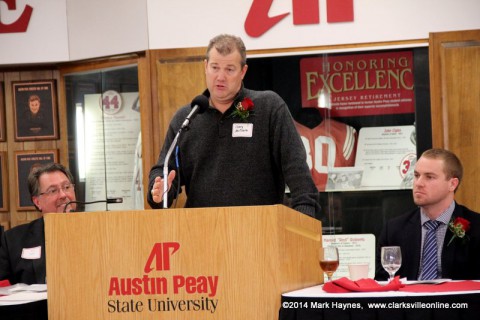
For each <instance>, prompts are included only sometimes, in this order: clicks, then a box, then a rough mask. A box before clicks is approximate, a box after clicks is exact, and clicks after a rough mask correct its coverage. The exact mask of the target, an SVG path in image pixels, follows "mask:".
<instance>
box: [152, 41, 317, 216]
mask: <svg viewBox="0 0 480 320" xmlns="http://www.w3.org/2000/svg"><path fill="white" fill-rule="evenodd" d="M247 69H248V66H247V64H246V49H245V45H244V43H243V41H242V40H241V39H240V38H238V37H236V36H233V35H226V34H222V35H218V36H216V37H214V38H213V39H212V40H210V43H209V45H208V48H207V54H206V59H205V75H206V83H207V90H205V91H204V92H203V96H205V98H204V99H205V101H206V102H205V106H204V107H203V109H206V110H202V112H203V111H204V112H203V113H202V114H200V115H198V116H197V117H196V118H195V119H194V120H193V121H192V123H191V124H189V126H188V130H185V131H184V132H183V133H182V135H181V136H180V137H179V139H178V141H179V142H178V149H177V150H178V151H176V152H175V155H173V156H172V157H171V158H169V157H168V156H167V155H168V151H169V149H170V148H171V145H172V143H173V142H175V136H176V134H177V132H179V130H181V127H182V122H183V123H184V120H185V119H186V117H187V119H188V116H187V115H189V112H190V110H191V107H192V108H193V107H194V106H193V105H192V106H190V105H187V106H184V107H183V108H181V109H180V110H178V111H177V113H176V114H175V115H174V117H173V119H172V121H171V123H170V126H169V128H168V132H167V135H166V139H165V143H164V145H163V148H162V151H161V153H160V156H159V159H158V162H157V164H156V165H155V166H153V167H152V169H151V170H150V175H149V188H148V190H149V191H148V193H147V199H148V202H149V204H150V206H151V207H152V208H162V207H166V205H163V201H164V190H166V189H168V196H167V198H168V201H167V202H168V206H170V205H171V199H174V198H175V197H176V195H177V192H179V191H180V189H179V188H181V186H182V185H184V186H185V191H186V195H187V201H186V207H222V206H248V205H272V204H281V203H283V201H284V195H285V185H287V186H288V188H289V190H290V193H291V206H292V208H293V209H295V210H298V211H300V212H303V213H305V214H307V215H310V216H315V211H316V210H317V207H318V191H317V189H316V187H315V184H314V183H313V180H312V177H311V174H310V171H309V168H308V165H307V162H306V152H305V149H304V146H303V144H302V142H301V140H300V137H299V135H298V133H297V130H296V128H295V125H294V122H293V119H292V116H291V115H290V112H289V110H288V107H287V105H286V103H285V102H284V101H283V99H282V98H281V97H280V96H279V95H278V94H276V93H274V92H272V91H253V90H249V89H246V88H244V87H243V78H244V76H245V74H246V72H247ZM201 98H203V97H201ZM195 100H197V98H196V99H195ZM195 100H194V102H195ZM192 104H193V103H192ZM200 108H202V106H200ZM166 159H169V161H168V179H167V180H168V183H166V184H165V185H167V186H168V187H167V188H165V185H164V181H163V178H164V171H165V168H166V167H165V168H164V162H165V160H166ZM177 164H178V165H177Z"/></svg>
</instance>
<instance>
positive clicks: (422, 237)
mask: <svg viewBox="0 0 480 320" xmlns="http://www.w3.org/2000/svg"><path fill="white" fill-rule="evenodd" d="M462 175H463V167H462V164H461V162H460V160H459V159H458V157H457V156H456V155H455V154H453V153H452V152H450V151H447V150H443V149H430V150H427V151H425V152H424V153H423V154H422V155H421V157H420V158H419V159H418V162H417V164H416V166H415V172H414V183H413V200H414V202H415V204H416V205H418V208H416V209H414V210H412V211H410V212H408V213H406V214H404V215H401V216H399V217H395V218H393V219H391V220H389V221H387V223H386V225H385V227H384V229H383V231H382V234H381V236H380V238H379V241H378V248H377V255H376V275H375V279H377V280H386V279H388V275H387V273H386V272H385V271H384V270H383V268H382V264H381V261H380V259H381V258H380V248H381V247H382V246H400V247H401V250H402V266H401V267H400V269H399V270H398V272H397V273H396V275H399V276H400V277H401V278H403V277H406V278H407V279H408V280H430V279H436V278H449V279H454V280H459V279H477V280H478V279H480V215H479V214H478V213H476V212H473V211H471V210H469V209H468V208H466V207H464V206H462V205H460V204H458V203H456V202H455V199H454V196H455V191H456V190H457V188H458V186H459V184H460V181H461V180H462ZM454 226H455V227H454Z"/></svg>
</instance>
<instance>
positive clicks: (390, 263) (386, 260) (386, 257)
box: [381, 247, 402, 281]
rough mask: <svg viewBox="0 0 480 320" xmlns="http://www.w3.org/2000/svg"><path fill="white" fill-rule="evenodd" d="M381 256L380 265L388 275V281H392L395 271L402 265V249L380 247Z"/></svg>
mask: <svg viewBox="0 0 480 320" xmlns="http://www.w3.org/2000/svg"><path fill="white" fill-rule="evenodd" d="M381 257H382V267H383V269H385V271H387V272H388V275H389V279H388V281H392V280H393V277H394V276H395V272H397V271H398V269H400V266H401V265H402V250H401V249H400V247H382V253H381Z"/></svg>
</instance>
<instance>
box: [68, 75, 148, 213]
mask: <svg viewBox="0 0 480 320" xmlns="http://www.w3.org/2000/svg"><path fill="white" fill-rule="evenodd" d="M64 82H65V96H66V102H67V109H68V119H67V121H68V137H69V168H70V170H71V171H72V174H73V175H74V177H75V182H76V185H75V189H76V190H75V191H76V196H77V200H78V201H80V202H85V204H79V205H78V206H77V208H78V210H81V211H97V210H103V211H104V210H128V209H136V208H138V209H143V208H144V205H143V202H144V200H143V185H142V172H141V167H142V166H141V163H142V157H141V155H142V152H141V149H142V148H141V125H140V102H139V81H138V67H137V65H124V66H119V67H107V68H99V69H93V70H88V71H82V72H73V73H67V74H65V75H64ZM107 199H111V202H110V203H106V200H107ZM120 199H121V200H120ZM114 200H115V201H114ZM120 201H121V203H117V202H120Z"/></svg>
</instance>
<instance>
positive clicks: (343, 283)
mask: <svg viewBox="0 0 480 320" xmlns="http://www.w3.org/2000/svg"><path fill="white" fill-rule="evenodd" d="M403 286H404V285H403V284H402V283H401V282H400V277H399V276H396V277H395V278H394V279H393V280H392V281H390V282H389V283H388V284H386V285H381V284H379V283H378V282H377V281H375V280H373V279H360V280H357V281H352V280H350V279H348V278H346V277H343V278H340V279H337V280H333V281H330V282H327V283H325V284H324V285H323V291H325V292H328V293H346V292H377V291H378V292H380V291H398V290H399V289H400V288H401V287H403Z"/></svg>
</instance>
